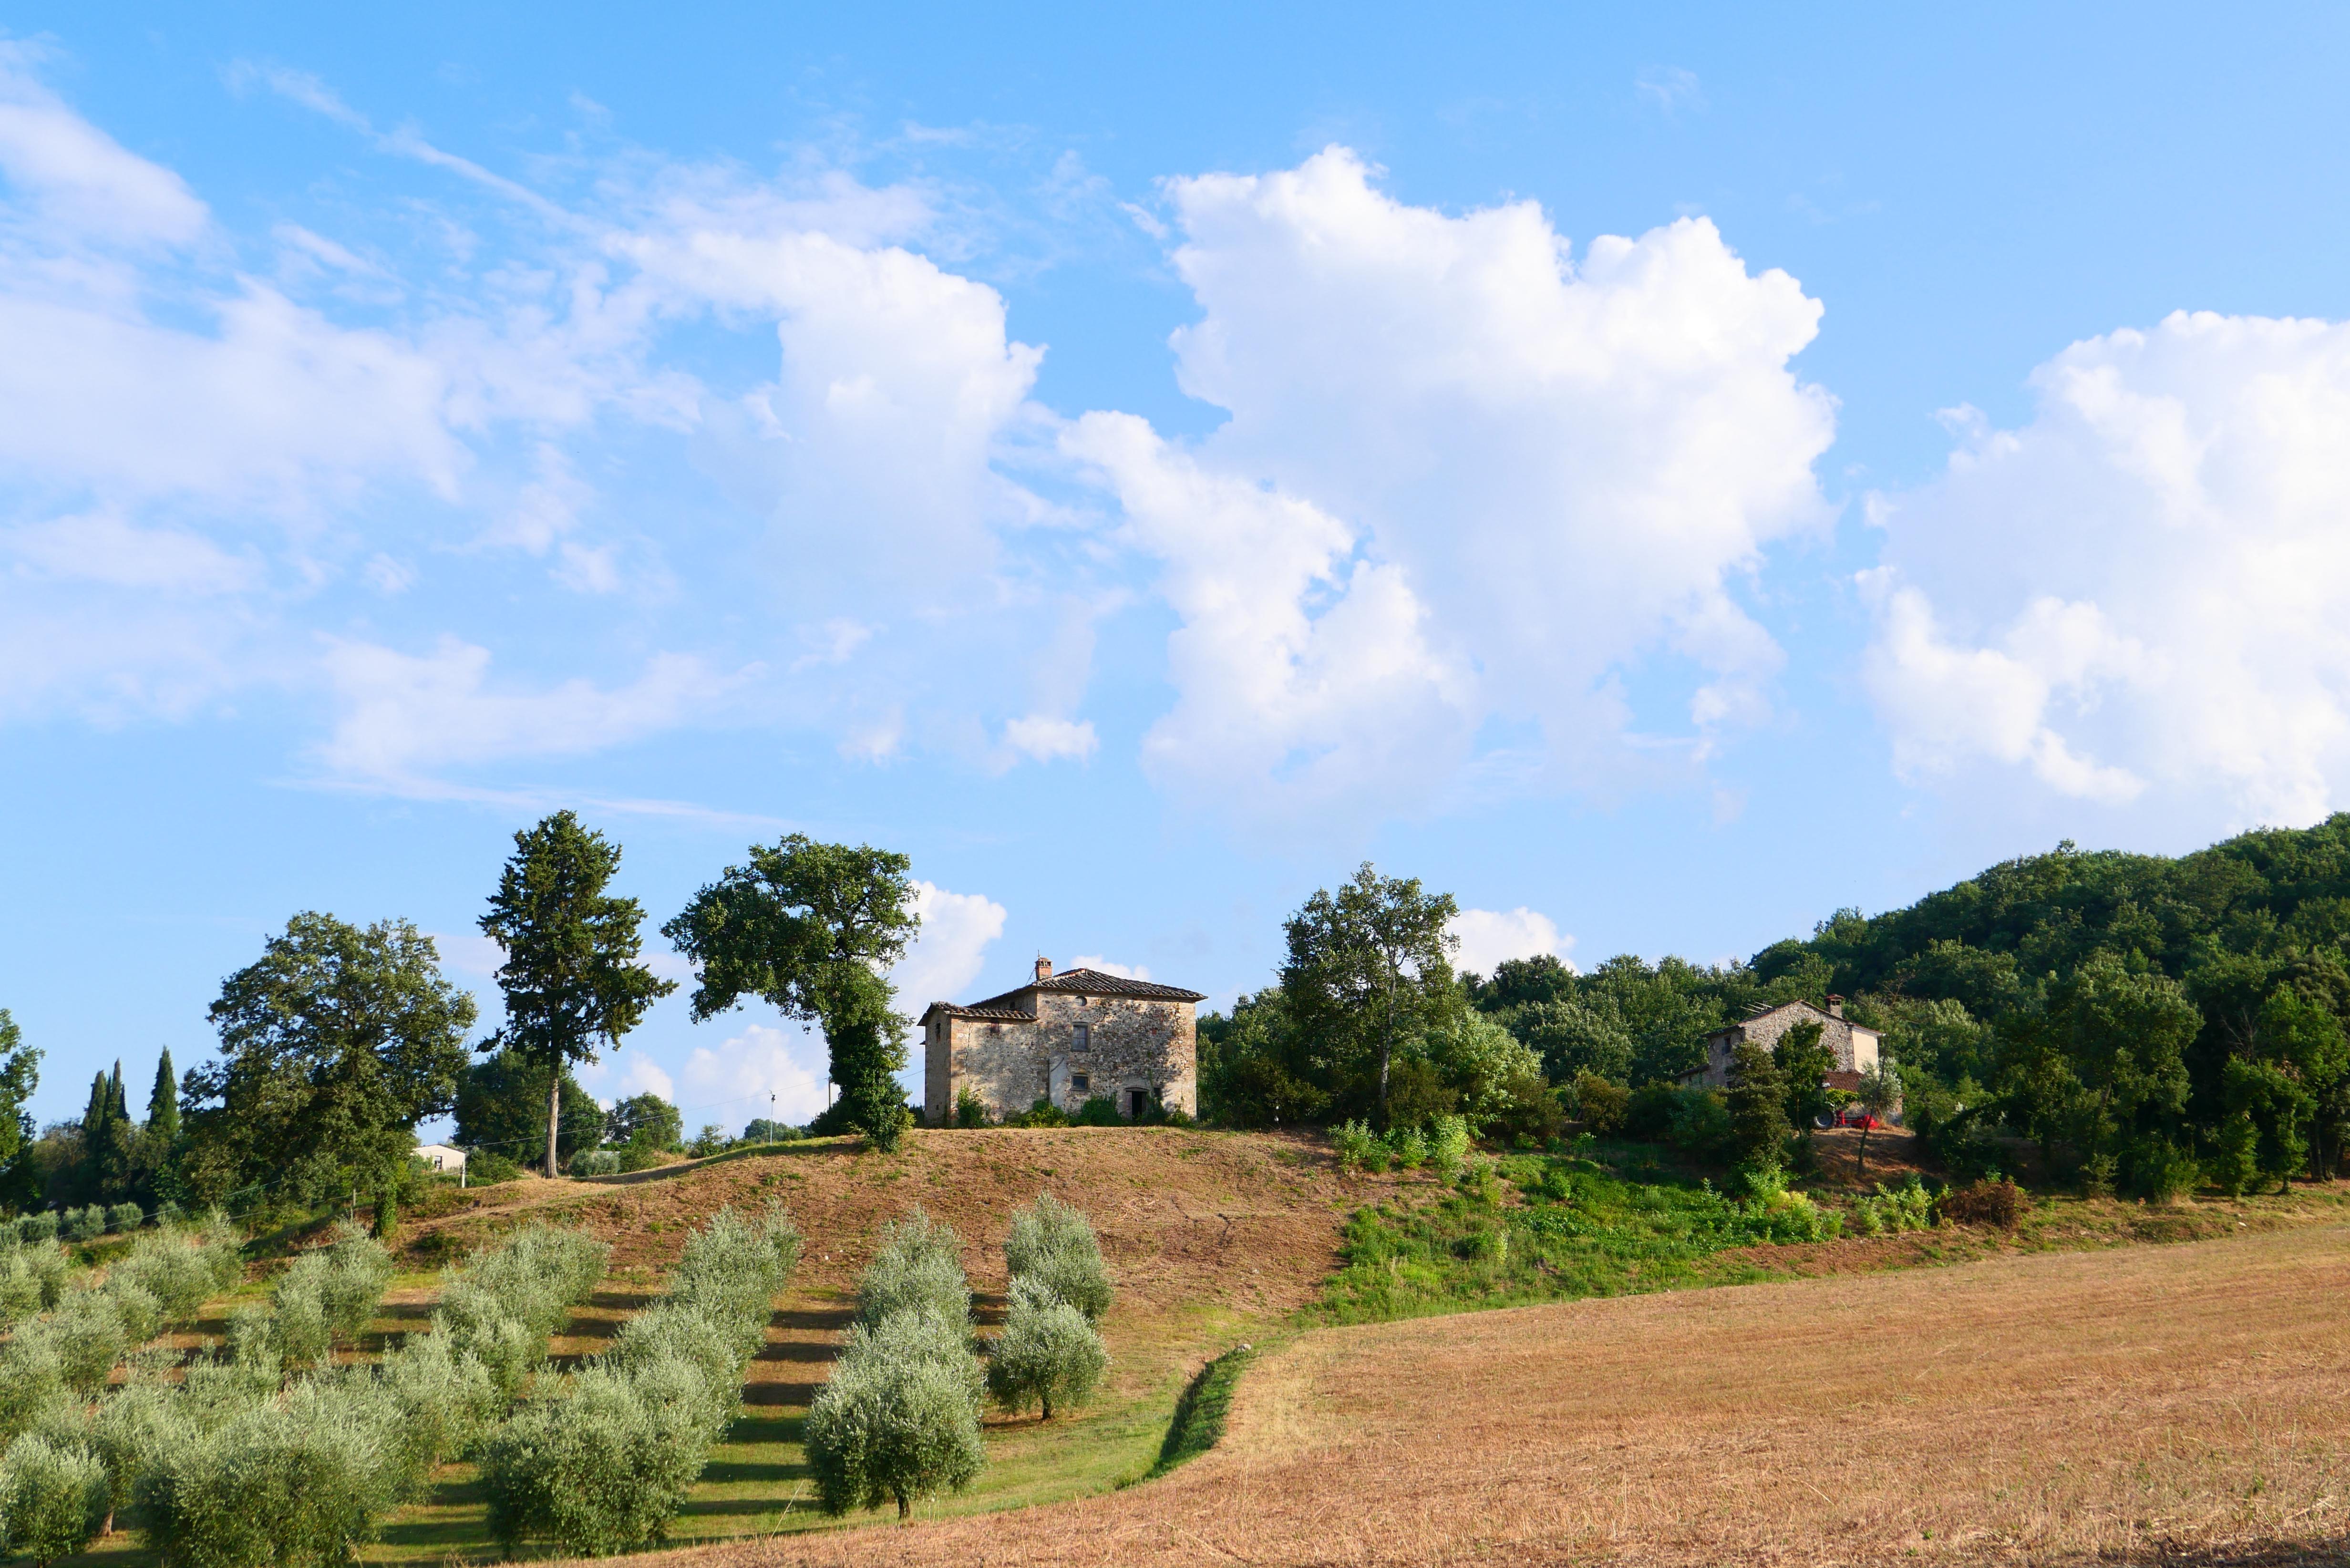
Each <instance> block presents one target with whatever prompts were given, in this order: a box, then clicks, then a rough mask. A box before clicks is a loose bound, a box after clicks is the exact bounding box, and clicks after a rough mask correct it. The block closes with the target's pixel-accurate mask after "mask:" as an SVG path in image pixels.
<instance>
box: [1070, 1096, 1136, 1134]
mask: <svg viewBox="0 0 2350 1568" xmlns="http://www.w3.org/2000/svg"><path fill="white" fill-rule="evenodd" d="M1070 1119H1071V1121H1072V1122H1073V1123H1074V1124H1075V1125H1076V1126H1078V1127H1124V1126H1125V1125H1126V1118H1125V1117H1124V1116H1120V1115H1119V1114H1118V1102H1117V1101H1116V1100H1113V1099H1111V1098H1110V1097H1109V1096H1107V1095H1095V1096H1092V1097H1090V1098H1089V1099H1087V1101H1086V1103H1085V1104H1084V1105H1082V1106H1078V1107H1077V1114H1076V1116H1073V1117H1071V1118H1070Z"/></svg>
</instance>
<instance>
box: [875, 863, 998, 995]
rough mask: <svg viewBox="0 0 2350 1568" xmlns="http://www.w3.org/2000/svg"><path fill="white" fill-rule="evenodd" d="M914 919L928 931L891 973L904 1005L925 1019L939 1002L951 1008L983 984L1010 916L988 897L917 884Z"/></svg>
mask: <svg viewBox="0 0 2350 1568" xmlns="http://www.w3.org/2000/svg"><path fill="white" fill-rule="evenodd" d="M914 913H916V914H917V915H920V917H921V919H922V929H921V932H920V935H918V936H917V937H916V938H915V939H914V941H913V943H912V945H911V946H910V947H909V948H907V950H906V956H905V957H904V958H902V959H900V960H899V961H898V967H897V968H896V969H894V970H892V971H890V974H889V979H890V981H891V982H892V983H893V984H895V985H896V986H897V988H898V1002H899V1006H901V1007H902V1008H904V1010H905V1011H906V1012H907V1014H908V1016H910V1017H920V1015H921V1012H922V1010H923V1009H924V1008H926V1007H928V1006H929V1005H930V1004H931V1002H951V1001H952V1000H954V999H955V997H956V996H958V995H959V994H961V993H962V991H963V990H964V988H965V987H967V986H969V985H970V984H971V983H972V981H975V980H977V979H978V978H979V973H980V971H981V970H982V969H983V968H984V967H985V965H986V963H987V950H988V948H989V946H990V945H991V944H993V942H994V940H996V939H997V938H998V937H1000V936H1002V935H1003V922H1004V919H1005V918H1006V912H1005V910H1004V908H1003V905H1001V904H999V903H997V902H996V901H995V900H994V899H993V898H989V897H988V896H987V895H986V894H984V893H950V892H948V891H947V890H946V889H945V888H941V887H939V886H938V885H937V884H935V883H931V882H921V881H918V882H916V883H915V884H914Z"/></svg>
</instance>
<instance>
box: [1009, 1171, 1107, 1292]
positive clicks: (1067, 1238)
mask: <svg viewBox="0 0 2350 1568" xmlns="http://www.w3.org/2000/svg"><path fill="white" fill-rule="evenodd" d="M1003 1262H1004V1264H1005V1267H1006V1269H1007V1271H1008V1272H1009V1273H1010V1274H1011V1277H1012V1279H1013V1280H1014V1282H1015V1283H1016V1282H1019V1281H1021V1280H1023V1279H1026V1280H1032V1281H1034V1282H1036V1283H1037V1284H1039V1285H1042V1286H1043V1287H1044V1288H1045V1289H1046V1290H1048V1291H1050V1292H1052V1293H1053V1294H1055V1296H1058V1297H1059V1298H1060V1299H1061V1300H1062V1301H1065V1302H1066V1303H1068V1304H1069V1305H1071V1306H1073V1307H1075V1308H1076V1310H1077V1311H1078V1312H1080V1313H1082V1314H1085V1318H1086V1321H1087V1323H1098V1322H1100V1321H1101V1316H1102V1314H1104V1313H1106V1312H1107V1311H1109V1303H1110V1283H1109V1272H1108V1271H1107V1269H1105V1268H1104V1267H1103V1266H1102V1255H1101V1243H1100V1242H1099V1241H1096V1240H1095V1238H1094V1228H1093V1226H1092V1225H1091V1224H1090V1223H1088V1222H1087V1219H1086V1217H1085V1216H1084V1215H1083V1214H1081V1213H1079V1212H1078V1211H1077V1210H1076V1209H1074V1208H1072V1207H1070V1206H1069V1205H1068V1204H1066V1203H1064V1202H1063V1201H1061V1199H1058V1198H1055V1197H1054V1196H1053V1195H1052V1194H1051V1193H1049V1192H1047V1193H1045V1194H1043V1195H1041V1196H1040V1197H1038V1199H1036V1201H1035V1203H1033V1204H1030V1205H1029V1206H1028V1207H1027V1208H1025V1209H1024V1210H1021V1211H1020V1212H1019V1213H1017V1214H1015V1215H1014V1216H1013V1217H1012V1230H1011V1233H1010V1234H1009V1235H1007V1236H1005V1237H1004V1239H1003Z"/></svg>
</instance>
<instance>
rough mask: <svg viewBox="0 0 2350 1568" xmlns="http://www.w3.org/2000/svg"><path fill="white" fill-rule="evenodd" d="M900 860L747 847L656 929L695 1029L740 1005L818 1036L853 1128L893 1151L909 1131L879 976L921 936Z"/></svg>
mask: <svg viewBox="0 0 2350 1568" xmlns="http://www.w3.org/2000/svg"><path fill="white" fill-rule="evenodd" d="M910 866H911V862H910V861H909V860H908V859H907V858H906V857H905V856H903V855H898V854H893V853H891V852H889V851H888V850H881V849H875V848H873V847H871V846H858V847H856V848H853V849H852V848H850V847H849V846H847V845H841V844H819V843H816V841H815V840H813V839H811V838H808V837H807V836H806V835H804V834H797V833H795V834H792V835H790V836H787V837H785V838H784V839H782V840H781V841H779V842H778V843H777V844H776V845H775V846H774V847H773V848H767V847H764V846H759V845H753V846H751V851H750V863H749V864H748V865H745V866H730V867H727V868H726V871H725V874H724V875H723V877H720V878H719V879H718V880H717V881H716V882H713V883H711V884H710V885H709V886H707V887H705V888H702V890H701V891H700V892H699V893H696V894H695V895H694V897H693V901H692V902H691V903H690V904H688V905H687V906H686V908H685V910H684V912H683V913H681V914H680V915H679V916H678V917H677V918H676V919H673V920H671V921H670V922H669V923H668V924H667V925H665V926H663V927H662V928H661V932H662V934H663V935H665V936H667V937H668V938H669V939H670V940H671V942H673V943H674V944H676V946H677V949H678V950H679V951H680V952H681V953H683V954H685V955H686V957H687V958H689V959H691V960H692V961H693V964H694V971H695V974H696V977H697V979H698V981H699V984H698V985H697V986H696V988H695V990H694V993H693V1016H694V1019H695V1021H696V1022H697V1023H699V1022H701V1021H702V1020H705V1019H709V1018H712V1017H715V1016H716V1015H717V1014H719V1013H721V1012H725V1011H727V1010H728V1009H729V1008H732V1007H733V1006H734V1005H736V1004H737V1003H738V1002H740V1001H741V1000H742V999H743V997H745V996H756V997H760V998H762V999H763V1000H764V1001H765V1002H768V1003H770V1004H771V1005H773V1006H774V1007H775V1009H776V1010H777V1011H779V1012H782V1013H783V1014H784V1015H785V1017H787V1018H797V1019H804V1020H807V1021H809V1022H812V1023H816V1024H818V1025H819V1026H820V1027H821V1028H822V1029H823V1030H824V1037H825V1044H826V1045H827V1048H828V1049H829V1051H830V1053H831V1057H832V1074H831V1076H832V1081H833V1082H834V1083H835V1084H837V1085H839V1086H840V1105H841V1106H843V1107H845V1109H844V1112H843V1114H844V1116H846V1117H847V1120H848V1122H849V1123H850V1125H851V1126H853V1127H856V1128H857V1129H858V1130H859V1131H861V1132H863V1133H864V1134H865V1136H866V1137H868V1138H869V1139H871V1140H872V1142H873V1144H874V1145H875V1147H879V1148H882V1149H892V1148H895V1147H897V1145H898V1139H899V1136H900V1134H901V1133H902V1132H903V1131H904V1129H905V1127H906V1125H907V1119H908V1118H907V1115H906V1111H905V1106H904V1096H903V1094H902V1092H901V1091H900V1090H899V1087H898V1085H897V1081H896V1074H897V1073H898V1071H899V1069H900V1068H902V1067H903V1066H904V1065H905V1064H906V1044H905V1035H906V1025H905V1020H904V1019H903V1018H901V1017H900V1016H899V1013H898V1012H897V1008H896V1005H895V1001H894V996H893V993H892V992H891V990H890V986H889V981H887V980H886V979H884V978H883V974H884V972H885V971H887V970H888V969H889V966H890V965H891V964H893V963H895V962H896V961H898V960H899V958H900V957H901V956H903V954H904V952H905V950H906V944H907V942H908V941H910V940H912V938H913V935H914V933H915V931H916V929H918V928H919V927H920V924H921V921H920V917H919V916H917V915H916V914H914V913H913V911H912V910H911V909H910V908H909V906H910V904H911V902H912V899H913V884H912V883H911V882H910V881H909V880H908V877H907V873H908V871H909V869H910Z"/></svg>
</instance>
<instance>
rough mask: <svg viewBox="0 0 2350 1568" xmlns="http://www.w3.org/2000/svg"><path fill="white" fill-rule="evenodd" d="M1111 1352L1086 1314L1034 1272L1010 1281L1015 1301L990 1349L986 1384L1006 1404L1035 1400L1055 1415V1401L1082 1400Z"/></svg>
mask: <svg viewBox="0 0 2350 1568" xmlns="http://www.w3.org/2000/svg"><path fill="white" fill-rule="evenodd" d="M1108 1361H1109V1356H1108V1355H1107V1352H1105V1351H1104V1350H1103V1349H1102V1343H1101V1336H1100V1335H1099V1334H1096V1333H1095V1332H1094V1325H1093V1324H1090V1323H1088V1322H1087V1321H1086V1315H1085V1314H1083V1313H1081V1312H1079V1311H1078V1310H1077V1309H1076V1307H1074V1306H1072V1305H1071V1304H1070V1303H1067V1302H1066V1301H1064V1300H1062V1299H1061V1298H1060V1297H1059V1296H1057V1295H1055V1294H1054V1293H1053V1292H1052V1291H1051V1290H1050V1289H1049V1288H1047V1287H1046V1286H1045V1285H1044V1284H1042V1283H1040V1282H1037V1281H1036V1280H1035V1278H1034V1277H1033V1276H1025V1275H1024V1276H1018V1277H1015V1278H1014V1280H1013V1282H1012V1307H1011V1311H1010V1312H1009V1313H1007V1314H1005V1316H1004V1322H1003V1333H1002V1334H998V1335H997V1336H996V1338H995V1344H994V1345H993V1348H992V1349H991V1350H990V1352H989V1354H988V1363H987V1389H988V1392H989V1393H990V1394H992V1395H993V1396H994V1397H995V1402H996V1403H997V1404H999V1405H1001V1406H1003V1408H1005V1409H1006V1410H1010V1411H1014V1412H1018V1411H1021V1410H1025V1409H1027V1408H1028V1407H1030V1406H1031V1405H1038V1406H1042V1407H1044V1413H1045V1420H1047V1421H1049V1420H1051V1419H1052V1418H1053V1411H1054V1408H1055V1407H1056V1406H1057V1407H1061V1408H1064V1409H1066V1408H1067V1407H1070V1406H1073V1405H1078V1404H1082V1403H1084V1401H1085V1399H1086V1397H1087V1395H1089V1394H1091V1393H1092V1392H1093V1390H1094V1385H1095V1384H1097V1383H1098V1382H1100V1381H1101V1375H1102V1368H1103V1367H1104V1366H1107V1364H1108Z"/></svg>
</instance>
